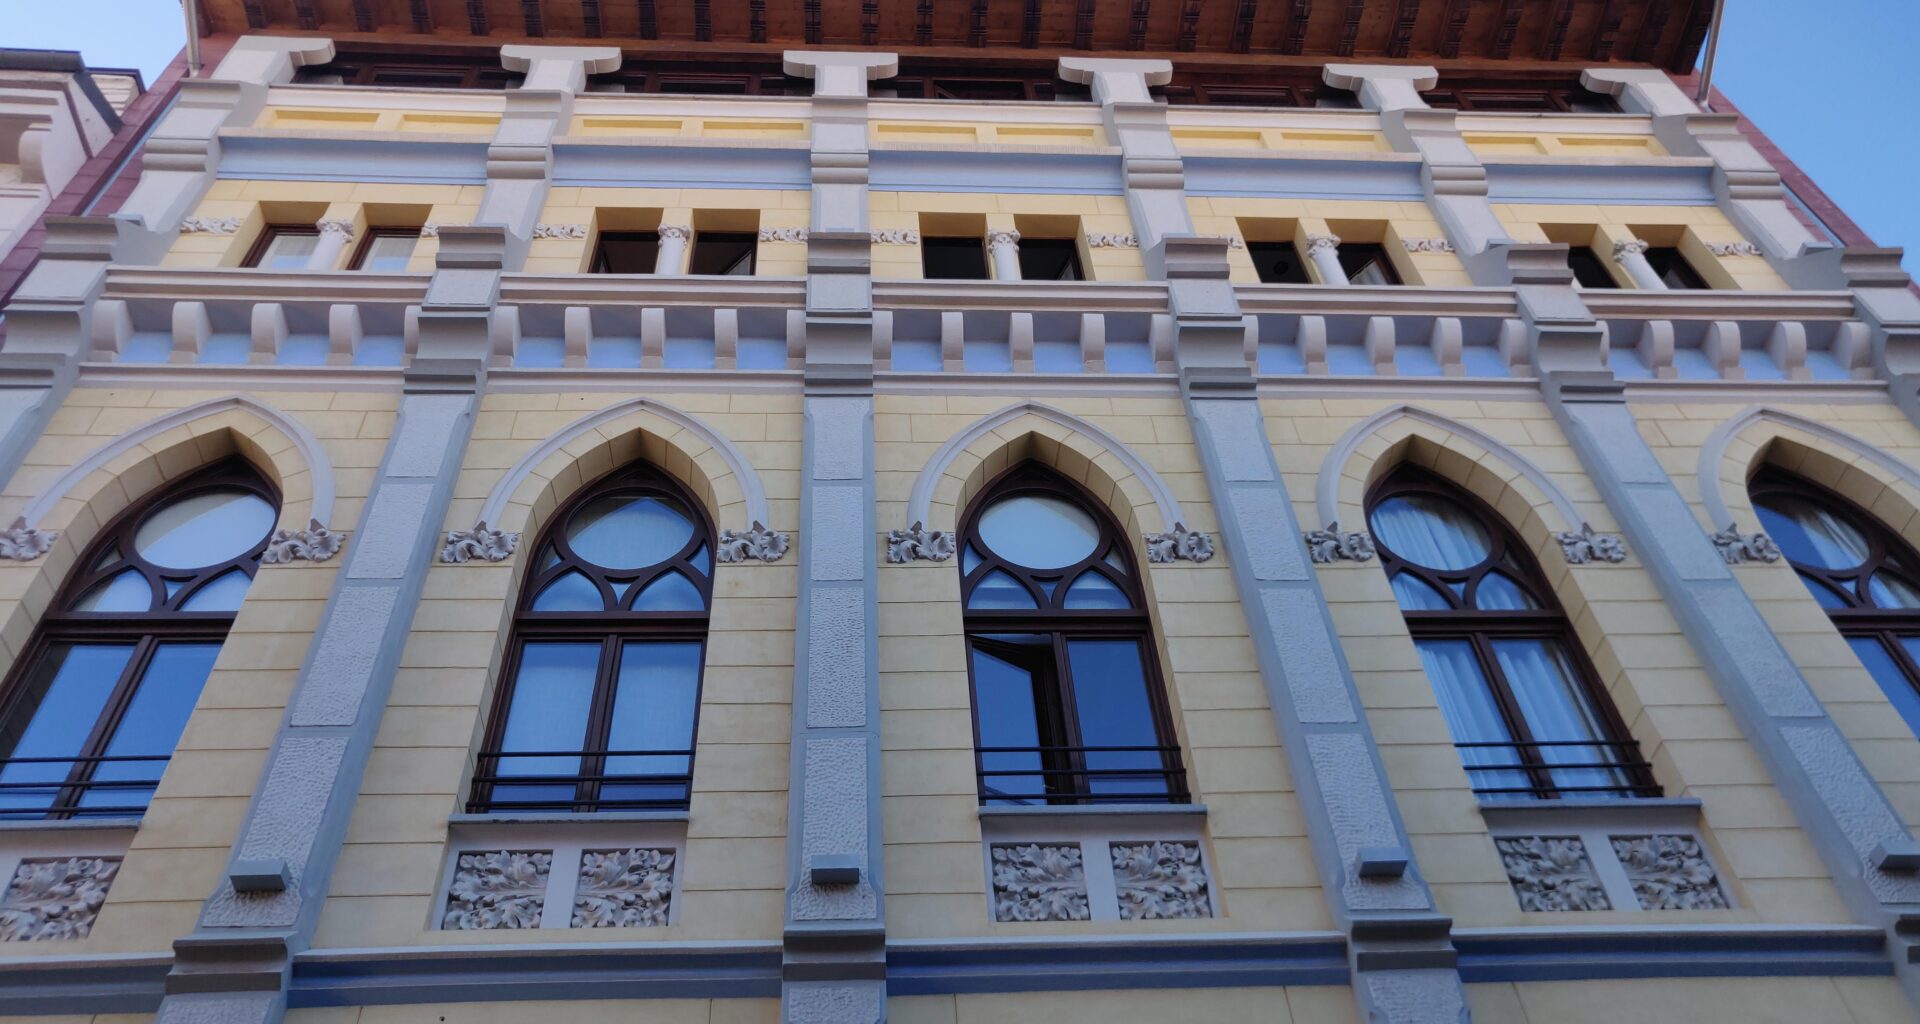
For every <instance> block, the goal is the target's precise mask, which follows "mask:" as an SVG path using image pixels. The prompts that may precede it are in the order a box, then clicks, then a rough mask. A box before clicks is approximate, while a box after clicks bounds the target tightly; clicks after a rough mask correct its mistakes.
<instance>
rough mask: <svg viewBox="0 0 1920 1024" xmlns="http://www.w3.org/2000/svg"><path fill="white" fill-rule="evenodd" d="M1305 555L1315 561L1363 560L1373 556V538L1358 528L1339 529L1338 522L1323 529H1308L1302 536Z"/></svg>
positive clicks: (1325, 562) (1324, 563) (1321, 562)
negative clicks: (1305, 550)
mask: <svg viewBox="0 0 1920 1024" xmlns="http://www.w3.org/2000/svg"><path fill="white" fill-rule="evenodd" d="M1303 539H1305V540H1306V542H1307V555H1308V557H1310V558H1312V559H1313V560H1314V561H1315V562H1316V563H1319V564H1321V565H1326V564H1329V563H1332V562H1365V561H1367V560H1369V559H1371V558H1372V557H1373V538H1372V537H1369V536H1367V535H1366V534H1365V533H1363V532H1361V531H1359V530H1346V531H1342V530H1341V529H1340V524H1339V523H1338V522H1332V523H1328V524H1327V525H1326V528H1325V529H1322V530H1308V531H1307V532H1306V534H1305V536H1304V538H1303Z"/></svg>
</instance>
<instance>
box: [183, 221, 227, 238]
mask: <svg viewBox="0 0 1920 1024" xmlns="http://www.w3.org/2000/svg"><path fill="white" fill-rule="evenodd" d="M239 230H240V218H238V217H187V218H185V219H183V220H181V221H180V233H181V234H183V235H231V234H233V233H234V232H236V231H239Z"/></svg>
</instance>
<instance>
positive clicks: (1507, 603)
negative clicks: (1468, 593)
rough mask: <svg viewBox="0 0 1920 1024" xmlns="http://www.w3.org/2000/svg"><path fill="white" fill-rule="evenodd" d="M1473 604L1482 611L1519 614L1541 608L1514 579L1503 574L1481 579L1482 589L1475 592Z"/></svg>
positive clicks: (1493, 573) (1486, 576) (1494, 573)
mask: <svg viewBox="0 0 1920 1024" xmlns="http://www.w3.org/2000/svg"><path fill="white" fill-rule="evenodd" d="M1473 603H1474V604H1476V605H1478V606H1479V607H1480V608H1481V610H1483V611H1489V612H1517V611H1527V610H1529V609H1534V608H1538V607H1540V606H1539V605H1538V604H1535V603H1534V600H1533V598H1532V596H1530V595H1529V594H1528V593H1527V592H1526V591H1525V590H1523V589H1521V587H1520V584H1518V583H1515V582H1514V581H1513V577H1511V576H1507V575H1504V574H1502V573H1497V572H1490V573H1488V574H1486V575H1485V576H1482V577H1480V587H1479V589H1478V590H1475V591H1474V592H1473Z"/></svg>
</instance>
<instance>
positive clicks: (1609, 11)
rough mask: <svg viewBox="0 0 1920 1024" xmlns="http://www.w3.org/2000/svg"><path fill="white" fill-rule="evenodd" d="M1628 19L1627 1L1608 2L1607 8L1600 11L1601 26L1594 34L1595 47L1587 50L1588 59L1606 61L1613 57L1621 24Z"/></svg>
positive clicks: (1610, 0)
mask: <svg viewBox="0 0 1920 1024" xmlns="http://www.w3.org/2000/svg"><path fill="white" fill-rule="evenodd" d="M1626 17H1627V0H1607V6H1605V7H1603V8H1601V10H1600V24H1599V25H1598V26H1597V27H1596V28H1595V29H1594V32H1593V45H1592V46H1591V47H1589V48H1588V50H1587V59H1588V60H1596V61H1605V60H1608V59H1610V58H1612V56H1613V44H1614V41H1615V39H1616V38H1617V37H1618V36H1619V35H1620V23H1621V22H1622V21H1625V20H1626Z"/></svg>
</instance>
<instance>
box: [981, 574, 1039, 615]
mask: <svg viewBox="0 0 1920 1024" xmlns="http://www.w3.org/2000/svg"><path fill="white" fill-rule="evenodd" d="M967 607H969V608H983V609H993V608H1038V607H1039V605H1037V604H1035V603H1034V600H1033V595H1032V594H1031V593H1029V592H1028V591H1027V588H1026V587H1023V586H1021V585H1020V581H1019V580H1016V579H1014V578H1013V577H1012V576H1009V575H1007V574H1006V573H1005V572H1003V571H1001V570H999V569H995V570H993V571H992V572H990V573H988V574H987V575H986V576H985V577H983V578H982V579H981V580H980V582H978V583H976V584H974V585H973V592H972V593H970V594H968V595H967Z"/></svg>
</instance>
